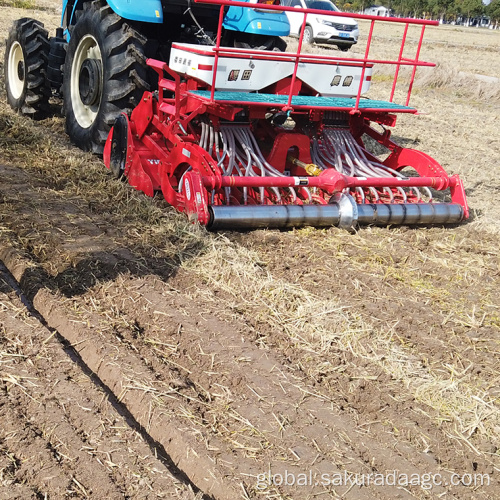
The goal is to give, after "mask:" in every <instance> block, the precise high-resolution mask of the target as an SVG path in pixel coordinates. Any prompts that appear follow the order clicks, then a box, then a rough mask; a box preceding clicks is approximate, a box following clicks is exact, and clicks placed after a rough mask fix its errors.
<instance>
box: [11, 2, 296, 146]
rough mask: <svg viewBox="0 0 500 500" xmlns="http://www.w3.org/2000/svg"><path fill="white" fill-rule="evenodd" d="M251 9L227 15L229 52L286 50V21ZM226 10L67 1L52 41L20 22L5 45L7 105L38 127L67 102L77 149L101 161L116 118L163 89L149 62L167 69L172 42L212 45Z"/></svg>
mask: <svg viewBox="0 0 500 500" xmlns="http://www.w3.org/2000/svg"><path fill="white" fill-rule="evenodd" d="M260 1H261V0H259V2H260ZM266 1H267V0H266ZM271 1H273V0H271ZM274 1H275V2H279V0H274ZM250 2H252V3H253V2H255V4H256V5H255V9H243V8H241V7H236V6H229V7H226V12H225V17H224V22H223V37H222V44H223V45H226V46H235V47H245V48H248V47H251V48H258V49H267V50H280V51H282V50H285V48H286V43H285V42H284V41H283V40H282V39H281V38H280V37H282V36H286V35H288V34H289V31H290V26H289V23H288V20H287V17H286V15H285V14H284V13H283V12H279V11H269V10H268V11H263V10H259V9H258V3H257V0H250ZM219 10H220V6H219V5H213V4H202V3H195V2H193V1H192V0H142V1H130V0H108V1H105V0H90V1H86V0H64V1H63V14H62V19H61V27H60V28H58V29H57V32H56V34H55V36H53V37H49V34H48V32H47V30H46V29H45V28H44V26H43V24H42V23H40V22H39V21H37V20H35V19H29V18H23V19H19V20H17V21H16V22H15V23H14V25H13V27H12V28H11V30H10V32H9V36H8V38H7V40H6V51H5V64H4V70H5V82H6V90H7V99H8V102H9V104H10V106H11V107H12V108H13V109H14V110H16V111H19V112H21V113H23V114H25V115H29V116H31V117H33V118H35V119H36V118H43V117H44V116H47V114H48V113H49V111H50V106H49V99H50V98H51V97H53V96H57V97H62V99H63V113H64V116H65V118H66V131H67V133H68V135H69V137H70V139H71V140H72V142H73V143H74V144H76V145H77V146H79V147H80V148H82V149H84V150H87V151H93V152H95V153H98V154H102V151H103V147H104V143H105V141H106V138H107V136H108V133H109V130H110V129H111V127H112V126H113V124H114V122H115V120H116V118H117V117H118V116H119V115H120V113H122V112H130V111H131V110H132V109H133V108H134V107H135V106H136V105H137V104H138V103H139V101H140V99H141V97H142V95H143V93H144V91H145V90H152V89H154V87H155V86H156V85H157V75H156V74H150V73H149V70H148V67H147V65H146V59H147V58H149V57H152V58H155V59H160V60H164V61H168V57H169V53H170V48H171V44H172V42H185V43H198V44H205V45H207V44H213V43H214V39H215V35H216V32H217V21H218V13H219Z"/></svg>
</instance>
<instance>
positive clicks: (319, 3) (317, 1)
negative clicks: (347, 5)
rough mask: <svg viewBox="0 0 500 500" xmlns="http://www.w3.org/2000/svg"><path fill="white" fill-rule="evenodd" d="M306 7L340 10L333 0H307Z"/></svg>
mask: <svg viewBox="0 0 500 500" xmlns="http://www.w3.org/2000/svg"><path fill="white" fill-rule="evenodd" d="M305 1H306V7H307V8H308V9H318V10H333V11H335V12H340V10H339V9H338V8H337V6H336V5H334V4H333V3H332V2H327V1H325V0H305Z"/></svg>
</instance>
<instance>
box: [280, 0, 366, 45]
mask: <svg viewBox="0 0 500 500" xmlns="http://www.w3.org/2000/svg"><path fill="white" fill-rule="evenodd" d="M281 5H286V6H287V7H297V8H303V9H318V10H328V11H334V12H341V11H340V9H339V8H338V7H337V6H336V5H335V4H333V3H332V2H330V1H329V0H282V1H281ZM286 15H287V17H288V21H289V22H290V35H292V36H299V34H300V30H301V29H302V23H303V20H304V14H303V13H302V12H286ZM358 36H359V29H358V23H357V22H356V21H355V20H354V19H352V18H350V17H333V16H322V15H321V14H309V15H308V16H307V22H306V26H305V28H304V43H309V44H311V43H314V42H316V43H329V44H332V45H336V46H337V47H338V48H339V49H340V50H342V51H347V50H349V49H350V48H351V47H352V46H353V45H354V44H356V43H357V42H358Z"/></svg>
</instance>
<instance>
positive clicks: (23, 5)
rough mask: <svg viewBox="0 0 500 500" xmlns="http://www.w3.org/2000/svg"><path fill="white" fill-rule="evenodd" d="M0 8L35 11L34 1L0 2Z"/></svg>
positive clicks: (8, 0)
mask: <svg viewBox="0 0 500 500" xmlns="http://www.w3.org/2000/svg"><path fill="white" fill-rule="evenodd" d="M0 7H14V8H16V9H30V10H32V9H35V8H36V2H35V1H34V0H0Z"/></svg>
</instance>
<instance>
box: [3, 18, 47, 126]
mask: <svg viewBox="0 0 500 500" xmlns="http://www.w3.org/2000/svg"><path fill="white" fill-rule="evenodd" d="M49 49H50V45H49V38H48V33H47V30H46V29H45V28H44V27H43V24H42V23H40V22H38V21H36V20H35V19H30V18H26V17H25V18H23V19H18V20H17V21H16V22H15V23H14V25H13V26H12V28H11V30H10V32H9V36H8V38H7V40H6V48H5V60H4V72H5V86H6V90H7V101H8V103H9V104H10V106H11V107H12V109H14V110H15V111H17V112H19V113H21V114H23V115H27V116H29V117H31V118H34V119H40V118H44V117H45V116H46V115H47V114H48V113H49V111H50V106H49V97H50V96H51V90H50V87H49V85H48V82H47V80H46V78H45V72H46V70H47V61H48V57H49Z"/></svg>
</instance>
